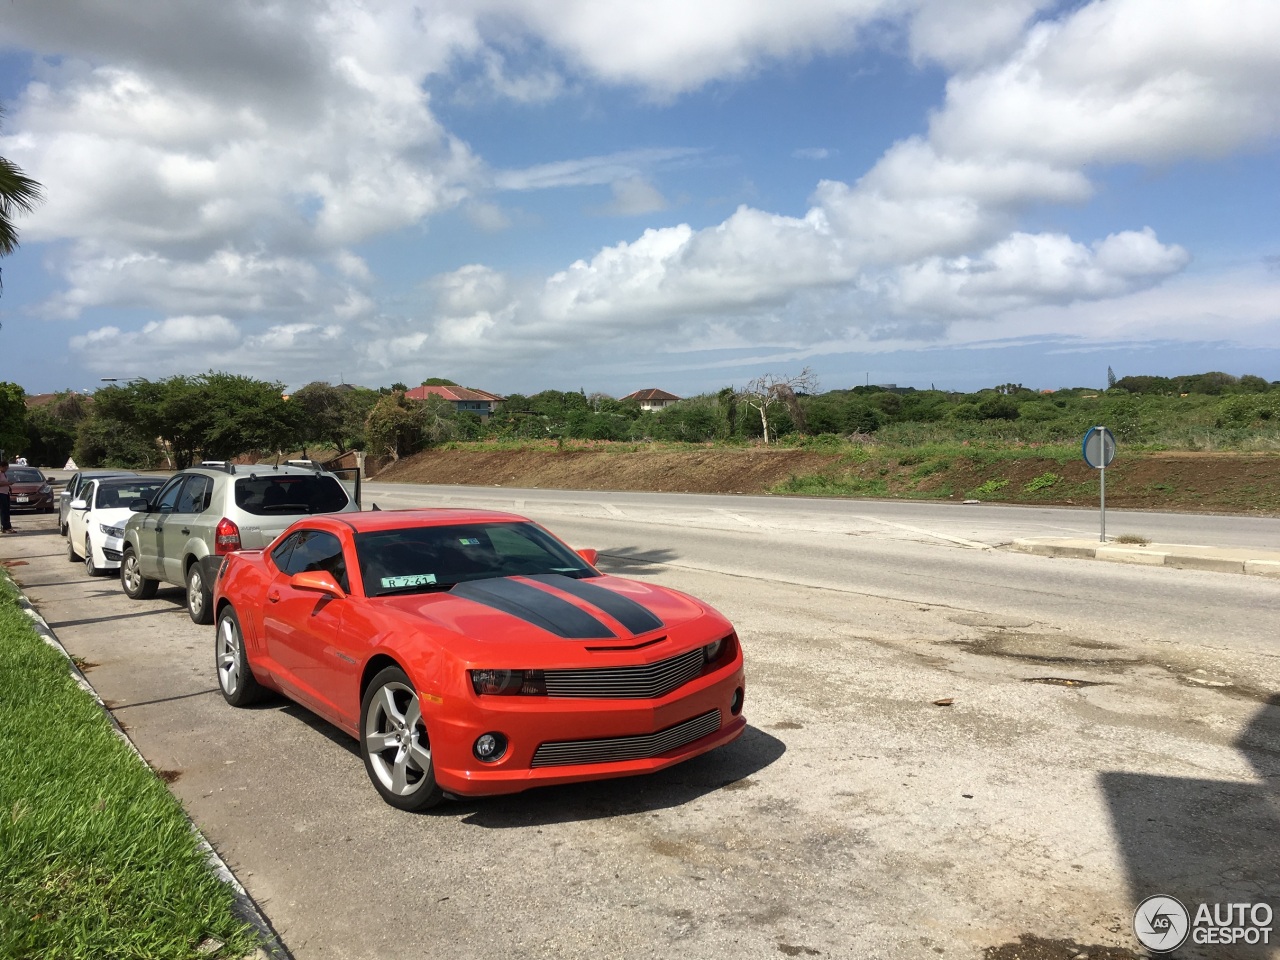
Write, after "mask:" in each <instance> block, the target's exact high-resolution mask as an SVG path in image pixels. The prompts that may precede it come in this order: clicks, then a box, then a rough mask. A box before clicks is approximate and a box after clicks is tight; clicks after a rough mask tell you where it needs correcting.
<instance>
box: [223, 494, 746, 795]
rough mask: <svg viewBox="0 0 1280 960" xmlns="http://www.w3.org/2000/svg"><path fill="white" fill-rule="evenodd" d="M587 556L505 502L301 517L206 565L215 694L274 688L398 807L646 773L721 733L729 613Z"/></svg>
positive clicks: (709, 744)
mask: <svg viewBox="0 0 1280 960" xmlns="http://www.w3.org/2000/svg"><path fill="white" fill-rule="evenodd" d="M595 561H596V555H595V553H594V551H590V550H583V551H581V552H580V553H576V552H574V551H573V550H572V549H570V548H569V547H567V546H566V545H565V544H563V543H562V542H561V541H559V540H557V539H556V538H555V537H553V536H552V535H551V534H550V533H548V532H547V531H546V530H544V529H543V528H542V527H540V526H538V525H537V524H535V523H532V522H531V521H529V520H526V519H525V518H523V517H519V516H515V515H513V514H507V513H496V512H491V511H482V510H454V509H427V510H397V511H390V510H387V511H374V512H367V513H346V514H330V515H317V516H312V517H306V518H304V519H301V520H299V521H298V522H296V523H295V524H293V526H291V527H290V528H289V529H288V530H286V531H285V532H284V533H283V534H281V535H280V536H279V537H278V538H277V539H276V540H275V541H274V542H273V543H271V544H270V545H269V546H268V547H266V548H265V549H262V550H243V551H239V552H236V553H232V554H230V555H229V556H228V557H227V559H226V562H225V563H224V565H223V567H222V568H221V570H220V572H219V575H218V578H217V582H216V585H215V591H214V612H215V617H216V631H217V632H216V639H215V643H214V652H215V661H216V668H217V673H218V682H219V685H220V687H221V689H222V694H223V696H224V697H225V698H226V700H227V702H228V703H230V704H231V705H232V706H247V705H248V704H250V703H252V702H254V701H256V700H258V699H259V698H260V697H261V696H262V694H263V691H264V688H267V689H271V690H275V691H278V692H280V693H283V694H284V695H286V696H287V697H289V698H290V699H292V700H295V701H296V702H298V703H299V704H301V705H303V706H304V707H306V708H308V709H309V710H311V711H313V712H314V713H316V714H318V715H319V716H321V717H323V718H324V719H326V720H328V721H329V722H330V723H333V724H334V725H336V726H337V727H339V728H341V729H342V730H344V731H346V732H347V733H348V734H350V735H351V736H353V737H355V738H356V739H357V740H358V741H359V744H360V752H361V755H362V756H363V758H364V763H365V769H366V770H367V772H368V774H369V778H370V780H372V782H373V785H374V787H375V789H376V790H377V791H378V793H379V794H381V796H382V797H383V799H384V800H386V801H387V802H388V803H390V804H391V805H392V806H395V807H399V808H400V809H403V810H422V809H426V808H427V807H430V806H433V805H434V804H436V803H438V802H439V801H440V800H441V799H442V798H443V797H444V795H445V794H446V793H448V794H453V795H457V796H484V795H491V794H503V793H515V792H518V791H521V790H525V789H528V788H530V787H537V786H544V785H549V784H563V783H573V782H578V781H584V780H597V779H603V778H607V777H620V776H627V775H631V774H638V773H646V772H650V771H654V770H661V769H663V768H665V767H669V766H672V765H673V764H676V763H680V762H681V761H684V760H688V759H689V758H691V757H695V756H698V755H699V754H702V753H705V752H707V751H708V750H712V749H714V748H716V747H719V746H721V745H723V744H726V743H729V742H730V741H731V740H734V739H735V738H736V737H738V736H739V735H740V734H741V733H742V731H743V729H744V728H745V726H746V719H745V717H744V716H743V713H742V705H743V696H744V691H745V681H744V675H743V666H742V650H741V647H740V646H739V643H738V637H737V634H736V633H735V632H734V629H733V626H732V624H730V623H729V621H728V620H726V619H725V618H724V617H723V616H721V615H720V614H719V613H717V612H716V611H715V610H713V609H712V608H711V607H709V606H707V605H706V604H704V603H701V602H699V601H698V600H695V599H693V598H692V597H689V596H687V595H685V594H683V593H679V592H678V591H675V590H670V589H667V588H665V587H660V586H656V585H653V584H647V583H639V582H637V581H633V580H626V579H622V578H620V577H614V576H610V575H607V574H602V573H601V572H600V571H598V570H597V569H596V568H595V567H594V563H595Z"/></svg>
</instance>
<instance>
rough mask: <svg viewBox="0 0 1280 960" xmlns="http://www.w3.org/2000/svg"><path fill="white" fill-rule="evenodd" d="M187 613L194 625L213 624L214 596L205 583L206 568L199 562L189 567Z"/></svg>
mask: <svg viewBox="0 0 1280 960" xmlns="http://www.w3.org/2000/svg"><path fill="white" fill-rule="evenodd" d="M187 613H188V614H190V615H191V622H192V623H198V624H200V625H201V626H203V625H204V624H206V623H213V594H212V593H211V592H210V590H209V587H208V585H207V584H206V583H205V582H204V567H202V566H201V565H200V561H199V560H197V561H196V562H195V563H193V564H191V566H189V567H187Z"/></svg>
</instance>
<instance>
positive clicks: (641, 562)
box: [596, 547, 680, 577]
mask: <svg viewBox="0 0 1280 960" xmlns="http://www.w3.org/2000/svg"><path fill="white" fill-rule="evenodd" d="M679 557H680V555H679V554H678V553H676V552H675V551H674V550H643V549H641V548H640V547H608V548H605V549H602V550H600V561H599V562H598V563H597V564H596V567H597V568H598V569H599V570H600V572H602V573H612V574H615V575H616V576H620V577H625V576H627V575H628V574H633V573H652V572H653V570H652V568H653V567H656V566H657V567H660V566H662V565H663V564H664V563H671V562H672V561H673V560H677V559H679Z"/></svg>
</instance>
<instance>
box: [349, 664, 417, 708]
mask: <svg viewBox="0 0 1280 960" xmlns="http://www.w3.org/2000/svg"><path fill="white" fill-rule="evenodd" d="M387 667H398V668H399V669H401V670H404V673H405V676H408V675H409V671H408V670H405V668H404V664H403V663H401V662H400V661H399V660H397V659H396V658H395V657H393V656H391V655H390V654H389V653H375V654H374V655H373V656H372V657H370V658H369V660H368V662H367V663H366V664H365V665H364V669H363V670H362V671H361V672H360V703H364V695H365V693H367V692H368V690H369V683H370V681H372V680H373V678H374V677H376V676H377V675H378V674H379V673H381V672H382V671H383V670H385V669H387Z"/></svg>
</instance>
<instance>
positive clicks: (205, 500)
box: [174, 473, 213, 513]
mask: <svg viewBox="0 0 1280 960" xmlns="http://www.w3.org/2000/svg"><path fill="white" fill-rule="evenodd" d="M212 498H213V481H212V480H210V479H209V478H208V477H205V476H201V475H200V474H198V473H196V474H192V475H191V476H190V477H188V478H187V483H186V486H184V487H183V488H182V495H181V496H180V497H178V505H177V507H176V508H175V509H174V513H204V512H205V510H207V509H208V508H209V501H210V500H211V499H212Z"/></svg>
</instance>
